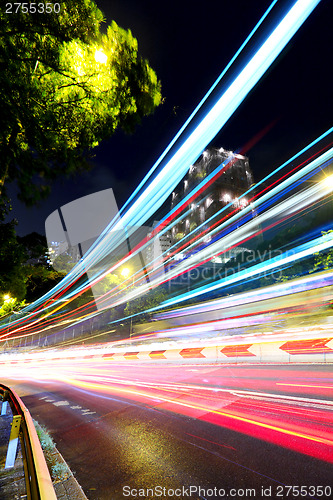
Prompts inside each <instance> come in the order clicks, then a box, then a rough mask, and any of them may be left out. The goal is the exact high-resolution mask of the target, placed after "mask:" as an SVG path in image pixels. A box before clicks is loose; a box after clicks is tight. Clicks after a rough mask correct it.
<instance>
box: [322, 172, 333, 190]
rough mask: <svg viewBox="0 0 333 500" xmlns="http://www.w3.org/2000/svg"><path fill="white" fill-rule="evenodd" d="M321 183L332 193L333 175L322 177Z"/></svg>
mask: <svg viewBox="0 0 333 500" xmlns="http://www.w3.org/2000/svg"><path fill="white" fill-rule="evenodd" d="M321 182H322V183H323V185H324V186H325V188H327V189H329V190H330V191H333V174H331V175H328V176H327V177H324V179H323V180H322V181H321Z"/></svg>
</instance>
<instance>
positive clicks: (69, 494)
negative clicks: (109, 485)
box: [0, 402, 88, 500]
mask: <svg viewBox="0 0 333 500" xmlns="http://www.w3.org/2000/svg"><path fill="white" fill-rule="evenodd" d="M0 411H1V402H0ZM11 422H12V412H11V409H10V406H9V405H8V407H7V414H6V415H3V416H1V415H0V498H1V500H24V499H26V498H27V495H26V486H25V478H24V468H23V460H22V453H21V446H20V444H19V446H18V453H17V457H16V460H15V465H14V467H13V468H11V469H5V468H4V467H5V461H6V454H7V446H8V442H9V435H10V429H11ZM53 456H54V458H55V460H56V462H58V463H61V464H63V465H64V468H65V467H66V468H67V472H66V475H65V477H64V478H63V479H61V480H57V481H53V486H54V490H55V492H56V495H57V499H58V500H88V499H87V497H86V495H85V494H84V492H83V490H82V488H81V486H80V485H79V483H78V482H77V480H76V479H75V477H74V476H73V474H72V472H71V471H70V469H69V468H68V466H67V464H66V462H65V460H64V459H63V457H62V455H61V454H60V453H59V452H58V450H57V449H56V448H55V450H54V452H53Z"/></svg>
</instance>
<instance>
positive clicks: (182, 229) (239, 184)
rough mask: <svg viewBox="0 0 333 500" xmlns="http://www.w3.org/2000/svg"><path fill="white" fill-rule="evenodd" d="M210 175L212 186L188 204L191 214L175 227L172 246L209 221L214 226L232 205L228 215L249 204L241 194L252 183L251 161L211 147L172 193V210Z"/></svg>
mask: <svg viewBox="0 0 333 500" xmlns="http://www.w3.org/2000/svg"><path fill="white" fill-rule="evenodd" d="M209 175H212V183H211V185H209V186H208V187H206V188H204V189H203V190H202V192H200V189H199V190H198V193H199V194H198V195H197V196H196V198H195V199H194V200H192V201H191V202H190V203H189V205H188V207H189V208H190V211H189V213H188V215H187V216H186V217H184V218H183V220H182V221H181V222H179V223H178V224H177V225H175V226H174V227H173V228H172V238H171V239H172V243H175V242H177V241H179V240H181V239H182V238H184V237H185V236H186V235H187V234H189V233H190V232H191V231H193V230H194V229H195V228H196V227H198V226H199V225H201V224H203V225H204V223H205V222H206V221H208V219H210V222H209V225H211V224H212V223H214V220H216V219H214V215H215V214H216V213H217V212H218V211H220V210H221V209H222V208H223V207H227V206H228V205H229V207H228V208H227V209H226V211H225V214H227V213H228V212H229V213H230V212H231V211H233V210H235V209H237V210H238V209H239V210H241V209H242V208H244V207H245V206H246V205H247V203H248V201H247V198H246V197H241V195H242V194H243V193H244V192H245V191H247V190H248V189H249V187H250V186H251V185H252V184H253V175H252V172H251V169H250V166H249V160H248V158H246V157H245V156H242V155H240V154H235V153H233V152H232V151H226V150H225V149H223V148H220V149H216V148H211V149H209V150H206V151H204V152H203V153H202V155H201V156H200V158H199V159H198V160H197V161H196V162H195V163H194V165H192V166H191V167H190V169H189V172H188V173H187V175H186V176H185V178H184V180H183V181H182V182H181V183H180V184H179V185H178V186H177V188H176V189H175V191H174V192H173V193H172V200H171V208H172V209H173V208H175V207H176V206H177V205H178V204H179V203H180V202H181V201H182V200H184V199H185V197H186V196H187V195H188V194H189V193H190V192H191V190H192V189H193V188H195V187H199V186H200V183H201V182H202V181H203V180H204V179H205V178H207V177H208V176H209ZM240 197H241V198H240ZM239 198H240V199H239Z"/></svg>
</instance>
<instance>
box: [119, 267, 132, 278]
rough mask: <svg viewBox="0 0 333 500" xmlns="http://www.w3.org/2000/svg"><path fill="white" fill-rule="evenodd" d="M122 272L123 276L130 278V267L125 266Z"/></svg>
mask: <svg viewBox="0 0 333 500" xmlns="http://www.w3.org/2000/svg"><path fill="white" fill-rule="evenodd" d="M120 274H121V275H122V276H123V278H128V277H129V275H130V274H131V271H130V269H128V267H124V268H123V269H122V270H121V272H120Z"/></svg>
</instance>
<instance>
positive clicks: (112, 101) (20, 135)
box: [0, 0, 161, 205]
mask: <svg viewBox="0 0 333 500" xmlns="http://www.w3.org/2000/svg"><path fill="white" fill-rule="evenodd" d="M58 3H59V4H60V6H61V9H60V13H51V14H38V13H34V14H23V13H22V9H20V10H19V11H18V12H17V13H15V14H12V15H9V14H6V13H5V9H1V10H0V107H1V116H0V156H1V166H0V194H1V195H2V197H5V195H6V190H5V183H9V182H13V181H16V182H17V185H18V188H19V198H20V199H21V200H22V201H23V202H25V203H26V204H27V205H31V204H33V203H35V202H36V201H37V200H39V199H41V198H43V197H45V196H46V195H47V194H48V192H49V190H50V184H51V182H52V180H54V179H55V178H56V177H58V176H59V175H68V174H71V173H73V172H77V171H79V170H80V169H82V168H84V167H87V166H88V161H87V160H88V158H89V155H90V154H91V150H92V148H94V147H95V146H97V145H98V143H99V142H100V141H101V140H102V139H104V138H106V137H109V136H111V135H112V134H113V132H114V131H115V130H116V128H119V127H120V128H122V129H123V130H125V131H127V132H129V131H133V130H134V129H135V126H136V125H137V124H138V123H139V122H140V121H141V119H142V118H143V117H144V116H145V115H148V114H150V113H152V112H153V111H154V109H155V108H156V106H158V105H159V104H160V102H161V90H160V82H159V81H158V80H157V77H156V74H155V72H154V71H153V70H152V69H151V68H150V66H149V64H148V62H147V61H146V60H144V59H142V58H140V57H139V56H138V44H137V40H136V39H135V38H133V36H132V34H131V32H130V31H129V30H128V31H126V30H124V29H122V28H120V27H119V26H118V25H117V24H116V23H115V22H112V24H111V26H109V27H108V28H107V30H106V33H104V34H103V33H102V31H101V22H102V13H101V11H100V10H99V9H98V8H97V6H96V4H95V3H94V2H93V0H59V2H58ZM106 58H107V59H106Z"/></svg>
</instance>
